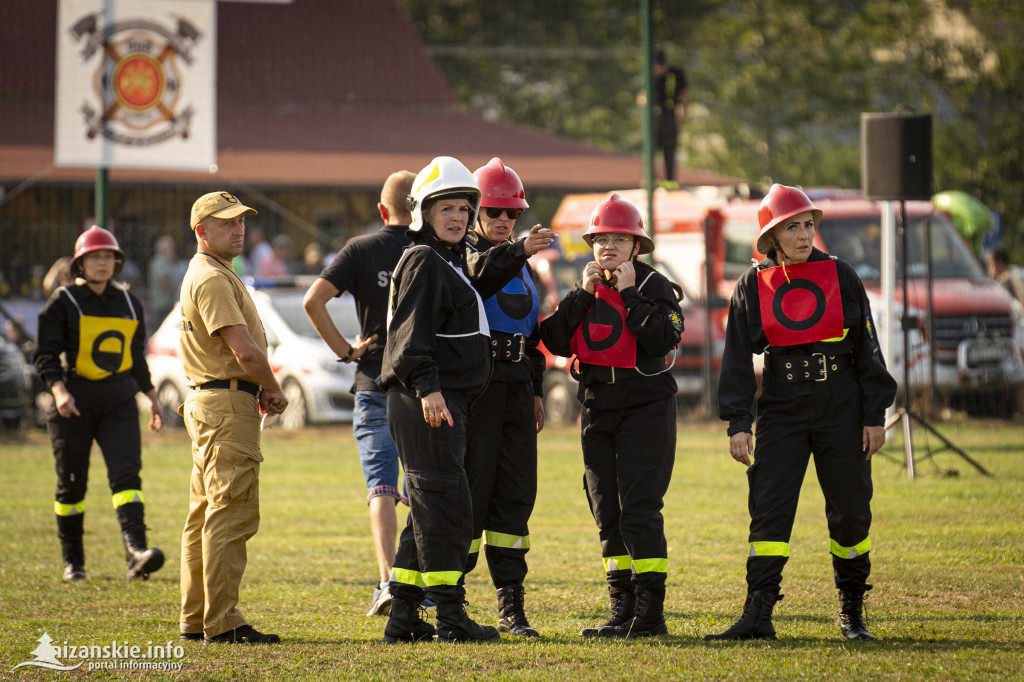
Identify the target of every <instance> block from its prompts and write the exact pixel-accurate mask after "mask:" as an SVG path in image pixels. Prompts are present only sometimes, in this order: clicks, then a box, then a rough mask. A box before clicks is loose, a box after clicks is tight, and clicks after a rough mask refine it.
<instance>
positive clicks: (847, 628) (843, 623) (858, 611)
mask: <svg viewBox="0 0 1024 682" xmlns="http://www.w3.org/2000/svg"><path fill="white" fill-rule="evenodd" d="M839 630H840V632H842V633H843V637H845V638H846V639H854V640H860V641H864V642H866V641H868V640H872V639H874V638H875V636H874V635H872V634H871V633H870V632H868V625H867V623H865V622H864V593H863V592H850V591H846V590H840V591H839Z"/></svg>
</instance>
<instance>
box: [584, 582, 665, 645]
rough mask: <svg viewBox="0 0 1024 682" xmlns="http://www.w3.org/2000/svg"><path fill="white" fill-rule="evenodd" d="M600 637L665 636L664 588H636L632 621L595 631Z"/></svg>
mask: <svg viewBox="0 0 1024 682" xmlns="http://www.w3.org/2000/svg"><path fill="white" fill-rule="evenodd" d="M597 634H598V635H599V636H601V637H617V638H619V639H627V638H633V637H653V636H654V635H667V634H668V626H667V625H665V586H664V585H662V586H661V587H640V586H637V588H636V609H635V614H634V616H633V618H632V619H630V620H628V621H626V622H625V623H622V624H621V625H615V626H609V627H603V628H601V629H599V630H598V631H597Z"/></svg>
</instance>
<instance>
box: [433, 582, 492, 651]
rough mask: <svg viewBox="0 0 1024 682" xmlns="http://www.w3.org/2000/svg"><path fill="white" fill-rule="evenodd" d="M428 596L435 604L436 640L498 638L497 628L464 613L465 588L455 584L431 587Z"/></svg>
mask: <svg viewBox="0 0 1024 682" xmlns="http://www.w3.org/2000/svg"><path fill="white" fill-rule="evenodd" d="M428 594H429V596H430V598H431V599H433V600H434V603H435V604H437V641H439V642H469V641H481V640H487V639H499V638H500V635H499V634H498V630H497V628H493V627H491V626H490V625H480V624H479V623H477V622H476V621H474V620H473V619H472V618H470V617H469V615H468V614H467V613H466V590H465V588H462V587H459V586H457V585H442V586H438V587H432V588H430V590H429V593H428Z"/></svg>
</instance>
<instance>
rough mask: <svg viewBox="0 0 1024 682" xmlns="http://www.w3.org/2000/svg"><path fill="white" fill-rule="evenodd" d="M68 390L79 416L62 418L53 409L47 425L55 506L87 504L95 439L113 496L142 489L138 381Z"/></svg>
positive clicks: (71, 385)
mask: <svg viewBox="0 0 1024 682" xmlns="http://www.w3.org/2000/svg"><path fill="white" fill-rule="evenodd" d="M67 387H68V391H70V392H71V395H72V396H74V398H75V407H76V408H77V409H78V411H79V412H80V413H81V416H78V417H76V416H71V417H68V418H64V417H62V416H60V415H59V414H58V413H57V408H56V407H53V406H51V407H50V411H49V413H48V414H47V421H46V428H47V431H48V432H49V434H50V444H51V445H52V447H53V459H54V463H55V465H56V469H57V494H56V500H57V502H60V503H61V504H77V503H78V502H81V501H82V500H84V499H85V492H86V488H87V486H88V483H89V453H90V452H91V450H92V443H93V441H94V440H95V441H96V444H97V445H99V447H100V451H101V452H102V453H103V461H104V462H105V463H106V465H107V480H108V482H109V483H110V492H111V493H119V492H121V491H123V490H141V489H142V479H141V478H140V476H139V472H140V471H141V470H142V435H141V433H140V431H139V408H138V406H137V405H136V403H135V394H136V393H137V392H138V391H137V388H136V384H135V382H134V381H133V380H130V379H128V380H125V381H118V382H106V383H103V382H98V381H89V380H87V379H78V380H70V381H68V384H67Z"/></svg>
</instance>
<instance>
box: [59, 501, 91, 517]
mask: <svg viewBox="0 0 1024 682" xmlns="http://www.w3.org/2000/svg"><path fill="white" fill-rule="evenodd" d="M53 513H54V514H56V515H57V516H75V515H76V514H84V513H85V500H82V501H81V502H75V503H74V504H62V503H60V502H54V503H53Z"/></svg>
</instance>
